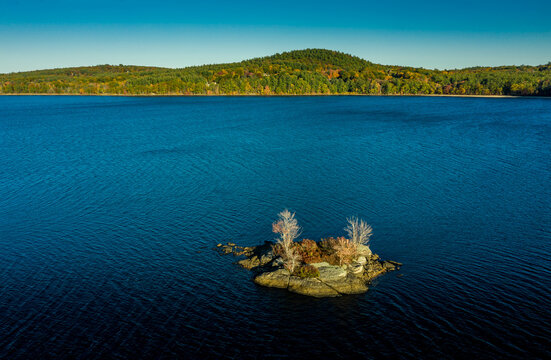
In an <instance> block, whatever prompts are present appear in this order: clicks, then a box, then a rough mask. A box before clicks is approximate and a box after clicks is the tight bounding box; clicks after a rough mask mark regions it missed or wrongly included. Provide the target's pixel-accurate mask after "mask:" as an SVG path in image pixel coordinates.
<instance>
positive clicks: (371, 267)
mask: <svg viewBox="0 0 551 360" xmlns="http://www.w3.org/2000/svg"><path fill="white" fill-rule="evenodd" d="M365 270H366V276H367V277H368V278H369V279H373V278H375V277H377V276H379V275H380V274H382V273H383V272H384V269H383V266H382V265H381V263H380V262H379V261H370V262H368V263H367V264H365Z"/></svg>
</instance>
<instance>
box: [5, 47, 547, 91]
mask: <svg viewBox="0 0 551 360" xmlns="http://www.w3.org/2000/svg"><path fill="white" fill-rule="evenodd" d="M17 93H19V94H27V93H28V94H128V95H132V94H135V95H141V94H144V95H148V94H159V95H163V94H166V95H169V94H174V95H194V94H198V95H200V94H206V95H209V94H220V95H224V94H225V95H240V94H241V95H247V94H251V95H286V94H289V95H308V94H374V95H377V94H455V95H533V96H551V62H550V63H548V64H547V65H540V66H500V67H475V68H468V69H461V70H446V71H441V70H427V69H423V68H412V67H403V66H388V65H378V64H373V63H371V62H369V61H366V60H364V59H361V58H359V57H356V56H351V55H348V54H344V53H341V52H337V51H330V50H323V49H307V50H297V51H290V52H285V53H282V54H276V55H273V56H268V57H263V58H256V59H252V60H245V61H241V62H237V63H230V64H218V65H203V66H192V67H187V68H182V69H168V68H158V67H145V66H126V65H118V66H113V65H99V66H91V67H76V68H64V69H53V70H39V71H30V72H21V73H11V74H0V94H17Z"/></svg>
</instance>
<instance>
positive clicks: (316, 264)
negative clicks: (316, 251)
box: [310, 262, 331, 268]
mask: <svg viewBox="0 0 551 360" xmlns="http://www.w3.org/2000/svg"><path fill="white" fill-rule="evenodd" d="M310 265H312V266H315V267H317V268H320V267H324V266H331V264H329V263H328V262H319V263H312V264H310Z"/></svg>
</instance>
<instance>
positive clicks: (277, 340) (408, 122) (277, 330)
mask: <svg viewBox="0 0 551 360" xmlns="http://www.w3.org/2000/svg"><path fill="white" fill-rule="evenodd" d="M286 207H288V208H289V209H291V210H293V211H296V213H297V218H298V220H299V223H300V224H301V225H302V226H303V228H304V236H305V237H308V238H312V239H319V238H321V237H323V236H327V235H343V234H344V232H343V230H342V228H343V226H344V225H345V219H346V217H347V216H351V215H358V216H360V217H362V218H365V219H366V220H367V221H368V222H369V223H370V224H372V226H373V228H374V232H375V235H374V237H373V239H372V249H373V250H374V251H375V252H376V253H378V254H380V255H381V256H382V257H383V258H385V259H391V260H396V261H400V262H403V263H404V264H405V265H404V266H403V268H402V269H401V270H400V272H398V273H389V274H387V275H385V276H383V277H380V278H379V279H378V280H376V281H375V283H374V284H373V286H372V287H371V289H370V291H369V292H368V293H366V294H362V295H357V296H346V297H340V298H331V299H314V298H309V297H303V296H300V295H296V294H292V293H288V292H286V291H284V290H278V289H268V288H263V287H259V286H256V285H255V284H254V283H253V282H252V281H251V273H250V272H248V271H246V270H243V269H240V268H239V267H238V266H236V265H235V264H234V263H233V261H234V260H235V259H233V258H232V257H231V256H230V257H223V256H220V255H219V254H218V253H216V252H215V251H213V250H212V248H213V246H215V245H216V244H217V243H219V242H227V241H234V242H237V243H239V244H242V245H255V244H258V243H261V242H263V241H265V240H271V239H273V237H274V235H273V234H272V233H271V232H270V230H271V222H272V221H273V220H274V218H275V217H276V214H277V213H278V212H279V211H281V210H282V209H284V208H286ZM285 355H291V356H292V357H296V358H300V357H302V358H304V357H306V356H314V357H318V358H319V357H320V356H323V355H325V356H331V357H332V358H355V359H359V358H362V359H363V358H373V359H383V358H387V359H388V358H416V359H417V358H434V359H442V358H470V359H495V358H544V357H547V358H549V356H551V100H549V99H481V98H475V99H470V98H425V97H292V98H287V97H285V98H275V97H274V98H258V97H256V98H248V97H239V98H224V97H208V98H207V97H201V98H172V97H171V98H162V97H154V98H121V97H114V98H111V97H39V96H33V97H0V358H5V359H17V358H35V359H38V358H40V359H42V358H49V359H63V358H70V359H105V358H120V359H124V358H131V359H135V358H174V357H181V358H187V359H193V358H199V359H203V358H217V357H227V358H235V359H247V358H252V359H254V358H281V357H283V356H285Z"/></svg>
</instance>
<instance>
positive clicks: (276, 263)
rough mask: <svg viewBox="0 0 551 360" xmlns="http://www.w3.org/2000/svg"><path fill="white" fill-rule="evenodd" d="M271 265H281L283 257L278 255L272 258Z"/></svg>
mask: <svg viewBox="0 0 551 360" xmlns="http://www.w3.org/2000/svg"><path fill="white" fill-rule="evenodd" d="M272 266H277V267H282V266H283V259H282V258H281V257H280V256H278V257H276V258H275V259H274V262H273V263H272Z"/></svg>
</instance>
